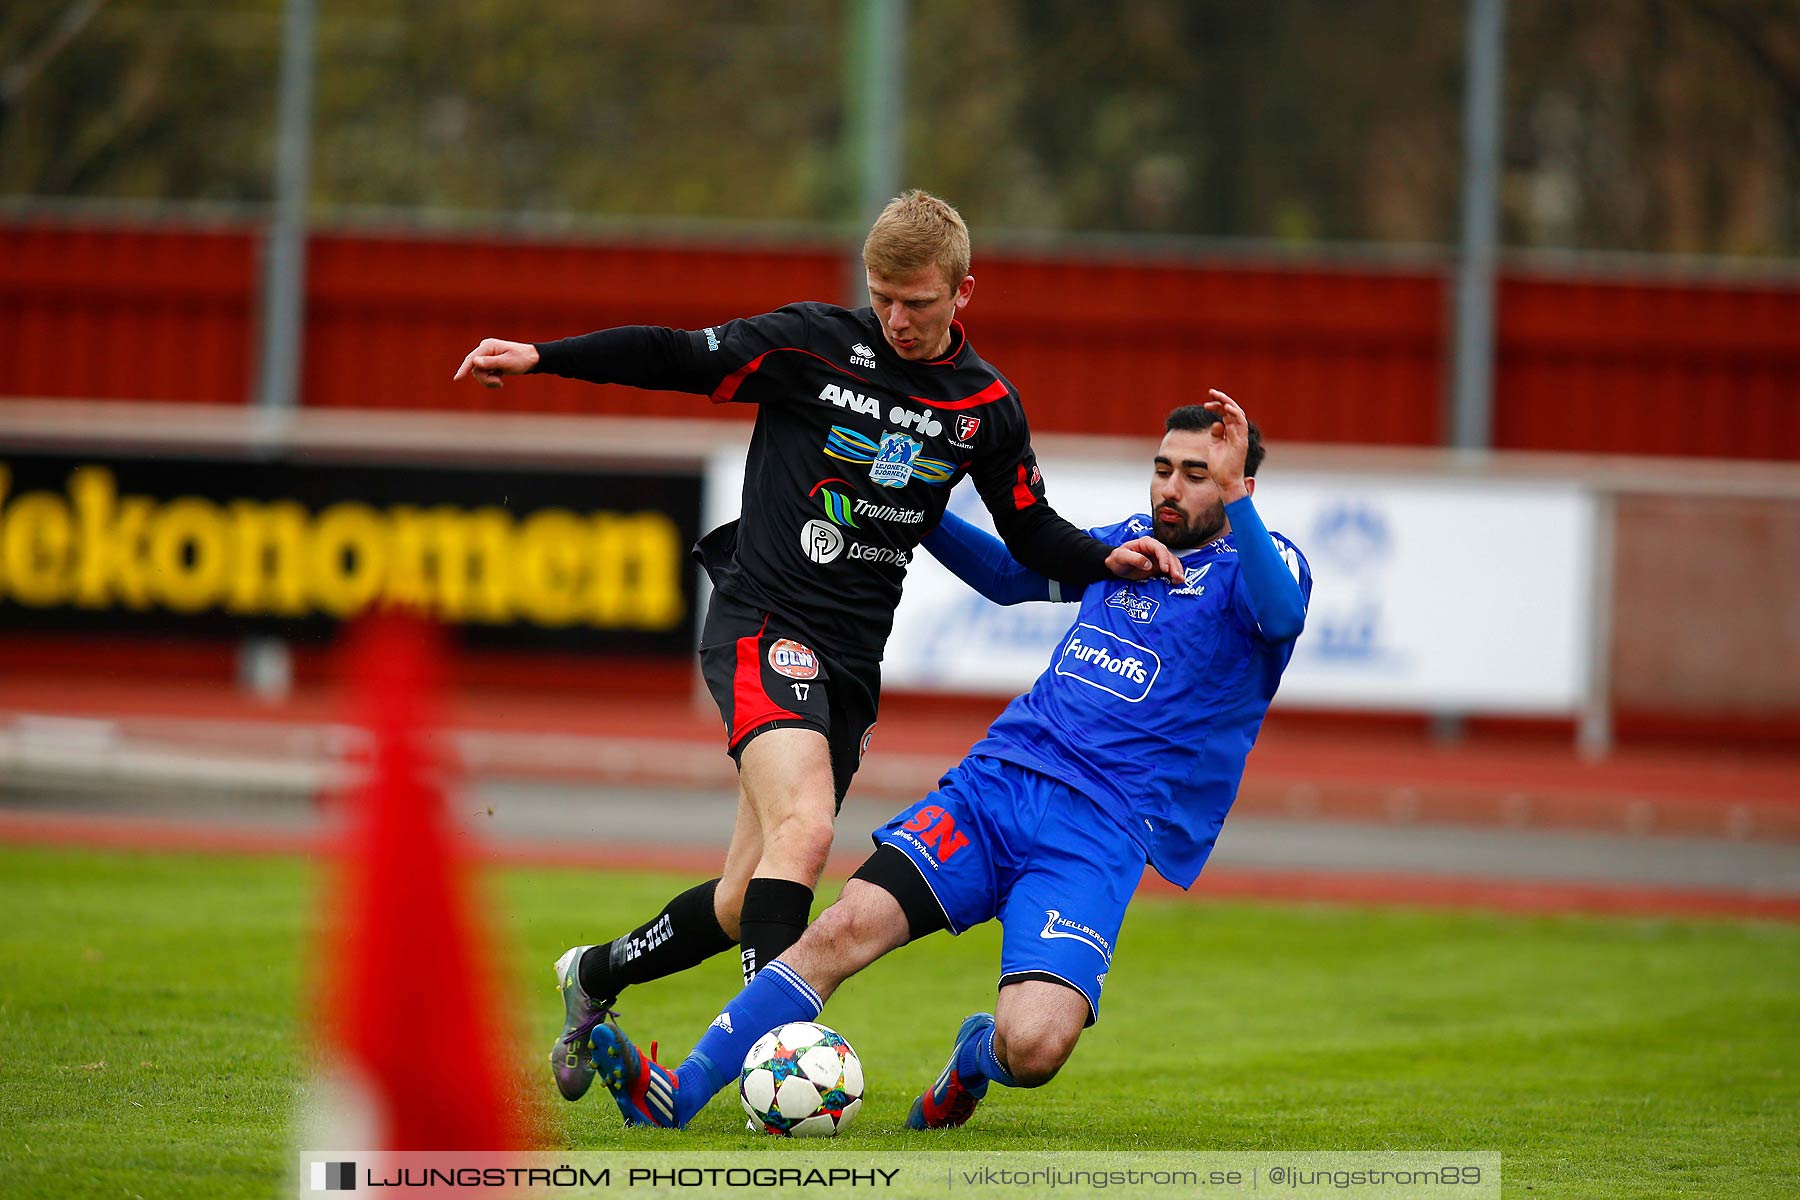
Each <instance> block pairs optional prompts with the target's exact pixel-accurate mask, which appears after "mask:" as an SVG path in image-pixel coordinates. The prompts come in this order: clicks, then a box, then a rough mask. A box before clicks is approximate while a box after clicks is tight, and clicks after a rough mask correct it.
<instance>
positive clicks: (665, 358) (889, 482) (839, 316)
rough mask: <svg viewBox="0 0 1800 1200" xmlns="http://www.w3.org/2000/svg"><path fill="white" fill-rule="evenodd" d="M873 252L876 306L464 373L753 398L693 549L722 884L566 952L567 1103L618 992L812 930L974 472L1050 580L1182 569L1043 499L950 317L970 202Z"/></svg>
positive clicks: (937, 204)
mask: <svg viewBox="0 0 1800 1200" xmlns="http://www.w3.org/2000/svg"><path fill="white" fill-rule="evenodd" d="M863 263H864V266H865V267H866V268H867V274H868V285H869V301H870V306H869V307H868V308H859V309H846V308H840V307H838V306H837V305H833V304H822V303H814V302H805V303H797V304H789V305H786V306H784V307H782V308H780V309H778V310H776V311H775V312H772V313H765V314H763V315H761V316H755V317H747V318H742V319H738V320H731V321H724V322H721V323H720V324H718V325H715V326H711V327H708V328H706V329H701V330H692V331H688V330H678V329H668V328H662V327H656V326H641V325H640V326H625V327H621V328H617V329H607V330H601V331H599V332H596V333H590V334H584V335H582V336H580V337H573V338H566V339H563V340H561V341H554V342H543V343H535V344H533V343H528V342H507V341H501V340H498V339H494V338H489V339H485V340H483V341H482V343H481V344H480V345H479V346H477V347H476V348H475V349H474V350H473V351H471V352H470V353H469V355H468V356H467V357H466V358H465V359H464V360H463V362H462V365H461V366H460V367H459V368H458V370H457V372H456V375H455V378H456V379H459V380H460V379H464V378H469V377H473V378H474V379H477V380H479V381H480V382H481V383H483V384H484V385H486V386H488V387H499V386H501V379H502V377H503V376H507V375H525V374H532V373H541V374H553V375H561V376H565V377H568V378H574V379H583V380H587V381H589V382H592V383H622V384H628V385H631V386H635V387H644V388H655V389H661V390H671V391H684V392H693V393H697V394H699V395H704V396H708V397H710V398H711V399H712V401H713V402H714V403H715V404H724V403H748V404H755V405H757V415H756V424H755V427H754V430H753V432H752V434H751V439H750V450H749V456H748V458H747V460H746V463H745V471H744V493H743V507H742V515H741V516H740V517H739V519H738V520H736V521H733V522H730V523H728V524H726V525H723V526H721V527H720V528H718V529H715V530H713V531H712V532H711V533H709V534H707V535H706V536H705V537H703V538H702V539H701V540H700V542H699V544H698V545H697V546H696V547H695V553H696V555H697V556H698V557H699V559H700V561H701V563H702V565H703V566H704V567H705V569H706V572H707V574H708V575H709V576H710V577H711V579H712V583H713V589H714V590H713V598H712V601H711V604H710V605H709V607H708V609H707V614H706V620H705V623H704V626H703V630H702V634H701V641H700V660H701V669H702V674H703V675H704V676H705V679H706V682H707V687H708V689H709V690H710V691H711V693H712V695H713V699H714V700H715V701H716V702H717V703H718V706H719V712H720V714H721V716H722V717H723V719H724V724H725V732H726V746H727V749H728V751H729V753H730V754H731V756H732V758H733V759H734V760H735V761H736V763H737V766H738V783H739V793H738V809H737V819H736V825H735V828H734V829H733V831H732V837H731V844H730V847H729V848H728V849H727V851H726V854H725V865H724V869H723V870H722V872H721V874H720V877H719V878H717V879H713V880H709V881H707V882H706V883H702V884H699V885H698V886H696V887H693V888H690V889H688V890H687V891H685V892H683V893H681V894H680V895H679V896H676V897H675V898H674V899H673V900H671V901H669V903H668V904H667V905H666V906H665V907H664V908H663V910H662V912H660V913H658V914H657V915H656V916H655V917H653V918H652V919H651V920H649V921H647V922H645V923H644V924H642V925H640V926H638V927H637V928H636V929H633V930H632V931H630V932H629V933H626V934H624V935H622V936H620V937H617V938H614V939H613V940H612V941H611V942H599V943H595V944H592V945H584V946H575V947H572V948H571V949H570V950H568V951H567V952H566V953H565V954H564V955H563V956H562V957H561V958H560V959H559V960H558V961H557V964H556V974H557V986H558V987H559V988H560V989H561V991H562V993H563V1006H564V1026H563V1032H562V1033H561V1034H560V1035H559V1036H558V1038H557V1041H556V1044H555V1046H554V1047H553V1048H552V1051H551V1055H550V1063H551V1069H552V1074H553V1075H554V1077H555V1079H556V1084H557V1087H558V1089H559V1090H560V1091H561V1093H562V1095H563V1096H564V1097H565V1098H567V1099H569V1100H577V1099H580V1098H581V1096H582V1095H584V1094H585V1093H586V1092H587V1090H588V1088H589V1086H590V1085H591V1084H592V1082H593V1079H594V1068H593V1064H592V1061H591V1060H590V1058H589V1055H588V1050H589V1049H590V1045H589V1042H590V1038H591V1034H592V1031H593V1028H594V1026H595V1025H596V1024H598V1023H599V1022H600V1021H602V1020H604V1019H606V1017H608V1016H609V1015H611V1012H610V1007H611V1005H612V1004H613V1003H614V1002H615V1001H616V999H617V997H618V994H619V992H620V991H621V990H622V989H623V988H624V987H626V986H627V985H629V984H633V983H642V982H646V981H648V980H651V979H660V978H662V977H663V976H665V975H672V974H674V973H676V972H677V971H683V970H686V969H687V968H689V967H692V966H695V965H696V964H698V963H700V962H702V961H704V960H705V959H707V958H710V957H712V956H713V955H715V954H717V953H719V952H721V951H724V950H726V949H729V948H730V947H731V946H733V945H739V946H741V947H742V959H743V966H744V978H745V980H746V981H748V980H749V979H750V978H751V977H753V976H754V975H755V974H756V971H757V969H758V968H759V967H761V966H762V965H764V964H766V963H769V962H772V961H774V959H775V957H776V956H777V955H779V954H780V953H781V952H782V951H784V950H786V949H787V948H788V947H789V946H791V945H792V944H793V943H794V942H795V941H796V940H798V938H799V936H800V934H801V932H802V931H803V930H804V928H805V926H806V923H807V919H808V916H809V915H810V913H811V909H812V901H813V888H814V887H815V886H816V885H817V883H818V879H819V874H820V872H821V871H822V870H824V867H825V860H826V856H827V855H828V853H829V852H830V849H831V840H832V829H833V821H834V818H835V816H836V814H837V810H838V808H839V807H841V805H842V804H843V798H844V793H845V792H846V791H847V790H848V788H849V786H850V779H851V776H852V775H854V774H855V772H856V769H857V766H858V765H859V763H860V761H861V758H862V755H863V752H864V751H865V750H866V749H867V747H868V740H869V737H870V734H871V732H872V730H873V729H874V725H875V719H876V712H877V705H878V701H879V693H880V665H881V656H882V650H883V647H884V645H885V644H886V641H887V636H888V633H889V631H890V630H891V629H892V627H893V618H894V608H895V606H896V605H897V604H898V603H899V601H900V588H901V583H902V580H903V579H904V578H905V574H906V567H907V564H908V563H909V562H910V561H911V559H912V555H913V553H914V552H915V550H916V548H917V546H918V544H919V541H920V539H921V538H923V537H924V536H925V535H926V534H927V533H929V532H931V531H932V530H933V529H935V528H936V527H937V524H938V522H939V520H940V519H941V518H942V517H943V514H944V507H945V504H946V503H947V500H948V497H949V492H950V489H951V488H952V487H954V486H955V485H956V483H957V482H958V481H959V480H961V479H962V478H963V477H964V476H967V477H969V478H971V479H973V480H974V482H975V486H976V489H977V490H978V491H979V492H980V493H981V498H982V501H983V502H984V503H985V504H986V506H987V508H988V511H989V512H990V513H991V514H992V515H993V518H994V524H995V526H996V528H997V529H998V530H999V533H1000V536H1001V538H1002V539H1003V540H1004V541H1005V543H1006V545H1007V548H1008V549H1009V550H1010V551H1011V552H1012V554H1013V556H1014V557H1015V558H1017V559H1018V561H1019V562H1021V563H1024V564H1025V565H1026V566H1028V567H1030V568H1031V569H1033V570H1035V571H1037V572H1039V573H1040V574H1042V575H1044V576H1045V577H1047V578H1049V579H1052V580H1058V581H1061V582H1063V583H1067V584H1069V585H1071V586H1074V587H1080V586H1083V585H1085V584H1087V583H1090V582H1093V581H1094V580H1097V579H1101V578H1104V577H1105V576H1107V575H1108V574H1112V575H1116V576H1119V577H1121V578H1125V579H1143V578H1147V577H1149V576H1151V575H1168V576H1171V577H1173V578H1175V579H1177V580H1179V579H1180V575H1181V567H1180V563H1179V561H1178V560H1177V559H1176V558H1175V556H1173V555H1172V554H1170V553H1169V551H1168V550H1167V549H1165V548H1164V547H1163V546H1162V544H1161V543H1159V542H1157V541H1155V540H1154V539H1152V538H1140V539H1137V540H1136V541H1133V542H1129V543H1127V544H1125V545H1123V546H1119V547H1117V548H1114V547H1112V546H1108V545H1107V544H1106V543H1104V542H1101V541H1098V540H1097V539H1095V538H1092V537H1090V536H1089V535H1088V534H1086V533H1084V532H1083V531H1081V530H1079V529H1077V528H1075V527H1074V526H1073V525H1071V524H1069V523H1068V522H1067V521H1065V520H1063V519H1062V518H1061V517H1060V516H1058V515H1057V514H1056V513H1055V511H1054V510H1053V509H1051V508H1050V506H1049V505H1048V504H1047V503H1046V501H1045V497H1044V483H1043V478H1042V475H1041V473H1040V472H1039V470H1038V466H1037V460H1036V457H1035V456H1034V455H1033V453H1032V449H1031V437H1030V430H1029V429H1028V427H1027V425H1026V420H1025V410H1024V408H1023V406H1022V405H1021V403H1020V400H1019V395H1018V392H1017V391H1016V390H1015V389H1014V388H1013V386H1012V385H1011V384H1010V383H1009V382H1007V380H1006V378H1005V377H1004V376H1002V375H1001V374H1000V373H999V372H998V371H996V370H995V369H994V368H993V367H991V366H990V365H988V363H986V362H985V361H983V360H982V358H981V357H980V356H979V355H977V354H976V353H975V350H974V348H973V347H972V346H970V344H969V341H968V338H967V337H966V336H965V335H964V333H963V330H962V326H961V324H960V323H959V322H958V321H957V320H956V315H957V313H958V312H959V311H960V310H961V309H962V308H964V307H965V306H966V305H967V304H968V303H969V299H970V297H971V296H972V295H973V293H974V290H975V278H974V276H973V275H971V274H969V235H968V230H967V228H966V227H965V226H964V224H963V221H962V218H961V217H960V216H959V215H958V214H957V212H956V210H955V209H954V208H952V207H951V206H950V205H948V204H946V203H944V202H943V201H942V200H940V199H938V198H936V197H934V196H931V195H928V194H926V193H924V192H920V191H909V192H907V193H905V194H904V195H902V196H900V197H898V198H896V199H895V200H893V201H892V202H890V203H889V204H888V206H887V207H886V208H885V209H884V210H883V211H882V213H881V215H880V217H879V218H878V219H877V220H876V221H875V224H874V226H873V227H872V228H871V229H870V231H869V236H868V239H867V241H866V242H865V243H864V246H863Z"/></svg>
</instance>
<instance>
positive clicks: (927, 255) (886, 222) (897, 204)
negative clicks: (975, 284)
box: [863, 188, 969, 288]
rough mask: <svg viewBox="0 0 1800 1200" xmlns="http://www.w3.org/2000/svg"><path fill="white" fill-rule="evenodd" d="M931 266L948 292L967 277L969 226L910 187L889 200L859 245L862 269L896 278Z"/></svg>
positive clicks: (952, 211) (939, 202)
mask: <svg viewBox="0 0 1800 1200" xmlns="http://www.w3.org/2000/svg"><path fill="white" fill-rule="evenodd" d="M933 264H936V265H937V266H938V267H940V268H942V270H943V272H944V278H945V279H946V280H947V281H948V282H949V284H950V286H951V287H952V288H954V287H956V285H957V284H959V283H961V282H962V281H963V277H964V276H965V275H967V274H968V273H969V227H968V226H967V225H964V224H963V219H962V216H961V214H959V213H958V212H957V211H956V210H955V209H954V208H952V207H950V206H949V205H948V204H946V203H944V202H943V201H942V200H939V199H938V198H937V197H936V196H933V195H932V194H931V193H930V192H923V191H920V190H919V189H918V188H911V189H909V190H907V191H904V192H902V193H900V194H899V195H898V196H896V197H894V198H893V199H892V200H889V201H888V203H887V207H886V208H884V209H882V210H881V215H880V216H879V217H876V218H875V224H874V225H873V226H871V227H870V229H869V236H868V238H867V239H866V240H865V241H864V242H863V265H864V266H865V267H867V268H868V269H869V270H871V271H873V272H874V273H875V274H877V275H879V276H881V277H882V278H883V279H899V278H901V277H903V276H906V275H911V274H913V273H914V272H916V271H920V270H922V269H924V268H925V267H928V266H931V265H933Z"/></svg>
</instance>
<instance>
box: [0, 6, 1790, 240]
mask: <svg viewBox="0 0 1800 1200" xmlns="http://www.w3.org/2000/svg"><path fill="white" fill-rule="evenodd" d="M281 18H282V4H281V0H210V2H209V0H11V2H10V3H8V4H7V5H6V6H5V7H4V8H3V9H0V194H6V195H11V196H15V197H18V196H23V197H36V198H51V197H59V198H60V197H80V198H89V197H105V198H129V199H141V200H151V201H175V202H192V201H211V202H227V203H249V204H256V203H260V202H262V201H264V200H266V199H267V196H268V193H269V187H270V178H271V161H272V135H273V128H274V112H275V80H276V76H277V65H278V58H279V42H280V37H281V26H282V19H281ZM1463 22H1464V5H1463V4H1462V3H1460V2H1449V0H1379V2H1377V3H1368V4H1343V3H1339V2H1337V0H1263V2H1261V3H1239V2H1232V0H1116V2H1115V3H1112V4H1109V5H1105V6H1097V5H1093V4H1091V3H1087V2H1085V0H985V2H984V3H981V4H974V5H971V4H967V3H965V2H963V0H911V3H910V5H909V7H908V18H907V27H908V35H907V37H908V41H907V52H906V65H907V80H906V85H905V86H906V103H905V105H904V111H903V113H902V114H900V115H899V116H898V117H897V119H898V120H899V122H900V125H901V133H902V135H903V145H904V148H905V154H904V161H905V176H906V179H907V181H908V182H910V183H917V184H919V185H922V186H926V187H930V188H932V189H934V190H937V191H940V192H942V193H943V194H944V195H946V196H948V197H950V198H951V199H952V200H954V201H956V202H957V203H958V204H959V205H960V206H961V207H962V208H963V210H964V212H965V214H966V215H968V216H969V217H970V219H971V220H972V221H974V222H976V223H977V224H978V226H979V227H980V228H983V229H984V230H996V229H1011V230H1021V231H1043V232H1050V233H1077V232H1123V233H1141V234H1161V235H1180V236H1202V237H1227V238H1229V237H1247V238H1273V239H1280V240H1285V241H1290V242H1296V243H1305V242H1310V241H1316V240H1351V241H1373V242H1389V243H1437V242H1443V241H1446V240H1449V239H1450V238H1451V237H1452V236H1453V234H1454V231H1455V220H1456V212H1457V189H1458V186H1459V178H1460V171H1461V107H1460V106H1461V90H1462V76H1463V55H1464V45H1463V36H1464V25H1463ZM848 36H849V30H848V20H847V16H846V6H845V5H844V4H842V3H837V2H833V0H732V2H730V3H726V2H724V0H688V2H686V3H682V4H678V5H671V4H666V3H663V2H662V0H533V2H531V3H523V2H520V0H355V2H354V3H352V2H350V0H319V36H318V60H317V61H318V73H317V81H316V85H315V86H316V100H315V105H314V114H315V122H316V123H315V132H314V152H313V159H312V163H313V168H312V169H313V183H312V199H313V202H314V204H315V206H316V207H317V208H318V209H319V210H320V211H321V212H324V211H337V210H344V209H354V208H359V207H362V206H374V207H379V208H382V209H390V210H392V209H398V210H432V211H434V212H450V213H456V214H463V215H466V216H468V217H471V218H474V219H476V220H481V219H487V218H492V219H496V220H498V219H502V218H506V217H510V216H512V215H516V214H519V213H532V214H543V215H561V216H577V217H593V216H605V217H624V218H637V217H659V218H666V217H679V218H734V219H745V220H758V221H798V222H810V223H820V222H837V221H851V222H854V221H856V220H858V219H860V217H861V216H862V215H863V214H859V213H856V212H854V211H852V209H853V206H854V203H855V200H854V197H855V195H856V186H855V180H854V178H853V176H852V172H851V167H850V165H849V163H850V158H849V156H848V154H847V153H846V152H845V147H844V145H843V141H844V96H845V72H846V69H847V68H846V63H847V62H848V61H849V60H850V55H849V53H848V47H847V38H848ZM1505 168H1506V170H1505V178H1504V191H1503V196H1502V201H1503V205H1502V211H1503V219H1504V236H1505V238H1506V240H1507V241H1508V242H1509V243H1510V244H1513V245H1520V246H1549V247H1568V248H1575V249H1590V250H1631V251H1677V252H1695V253H1710V254H1728V255H1757V256H1794V255H1795V254H1796V252H1797V250H1800V244H1797V225H1800V220H1797V213H1796V209H1797V206H1800V4H1796V3H1794V2H1793V0H1586V2H1584V3H1581V4H1568V3H1566V2H1564V0H1512V3H1511V4H1510V6H1509V10H1508V17H1507V73H1506V132H1505Z"/></svg>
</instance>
